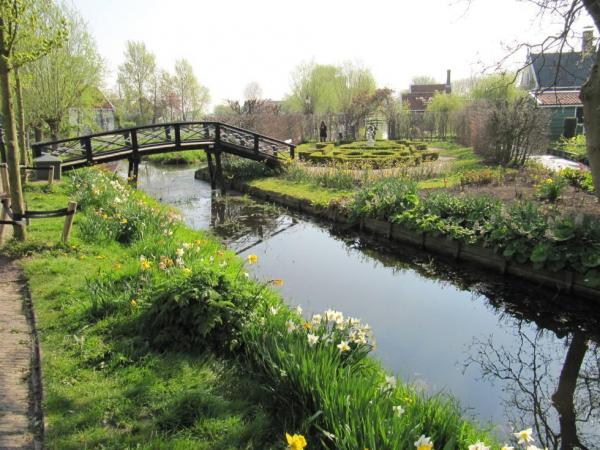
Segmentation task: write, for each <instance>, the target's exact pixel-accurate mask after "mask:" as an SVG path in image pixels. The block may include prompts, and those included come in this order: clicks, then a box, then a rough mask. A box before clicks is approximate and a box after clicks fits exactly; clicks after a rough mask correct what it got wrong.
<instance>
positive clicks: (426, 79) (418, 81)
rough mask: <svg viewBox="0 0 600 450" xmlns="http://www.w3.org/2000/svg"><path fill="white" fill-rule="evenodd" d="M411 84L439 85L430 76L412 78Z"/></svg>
mask: <svg viewBox="0 0 600 450" xmlns="http://www.w3.org/2000/svg"><path fill="white" fill-rule="evenodd" d="M411 84H438V83H437V82H436V81H435V78H433V77H432V76H429V75H417V76H414V77H412V80H411Z"/></svg>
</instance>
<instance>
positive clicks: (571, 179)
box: [559, 167, 594, 194]
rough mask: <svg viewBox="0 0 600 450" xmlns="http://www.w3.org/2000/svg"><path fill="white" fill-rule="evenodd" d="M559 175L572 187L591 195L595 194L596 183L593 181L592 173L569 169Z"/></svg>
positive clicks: (563, 170)
mask: <svg viewBox="0 0 600 450" xmlns="http://www.w3.org/2000/svg"><path fill="white" fill-rule="evenodd" d="M559 175H560V176H561V177H562V178H564V179H565V180H566V181H567V182H568V183H569V184H570V185H571V186H573V187H575V188H577V189H581V190H582V191H585V192H588V193H590V194H593V193H594V182H593V180H592V173H591V172H590V171H588V170H577V169H571V168H568V167H567V168H565V169H562V170H561V171H560V172H559Z"/></svg>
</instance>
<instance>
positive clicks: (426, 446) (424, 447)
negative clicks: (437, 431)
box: [415, 434, 433, 450]
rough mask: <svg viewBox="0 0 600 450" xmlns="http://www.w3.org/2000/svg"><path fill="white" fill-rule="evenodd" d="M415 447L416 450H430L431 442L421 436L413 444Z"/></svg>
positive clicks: (431, 447)
mask: <svg viewBox="0 0 600 450" xmlns="http://www.w3.org/2000/svg"><path fill="white" fill-rule="evenodd" d="M415 447H417V450H432V449H433V442H432V441H431V438H429V437H426V436H425V435H424V434H422V435H421V437H420V438H419V439H417V441H416V442H415Z"/></svg>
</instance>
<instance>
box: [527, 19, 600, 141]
mask: <svg viewBox="0 0 600 450" xmlns="http://www.w3.org/2000/svg"><path fill="white" fill-rule="evenodd" d="M595 52H596V45H595V40H594V31H593V30H592V29H585V30H584V32H583V38H582V46H581V51H580V52H561V53H530V54H529V55H528V56H527V66H526V68H525V70H524V71H523V73H522V74H521V80H520V83H519V84H520V86H521V87H522V88H524V89H527V90H528V91H529V93H530V95H531V96H532V97H533V98H534V99H535V101H536V102H537V104H538V105H539V106H540V108H543V109H546V110H548V111H550V133H549V134H550V138H551V139H558V138H560V137H561V136H563V135H565V131H567V134H568V127H565V122H566V121H567V120H568V119H569V118H575V119H576V121H577V130H578V131H579V132H581V131H583V104H582V102H581V100H580V99H579V93H580V91H581V86H582V85H583V83H585V81H586V80H587V78H588V77H589V75H590V72H591V70H592V67H593V65H594V61H595ZM571 120H572V119H571Z"/></svg>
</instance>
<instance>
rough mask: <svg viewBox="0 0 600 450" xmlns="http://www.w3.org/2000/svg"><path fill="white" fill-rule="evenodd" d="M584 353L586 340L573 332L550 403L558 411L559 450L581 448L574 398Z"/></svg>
mask: <svg viewBox="0 0 600 450" xmlns="http://www.w3.org/2000/svg"><path fill="white" fill-rule="evenodd" d="M586 352H587V340H586V338H585V336H584V334H583V333H582V332H575V333H574V334H573V338H572V339H571V343H570V345H569V350H568V351H567V356H566V357H565V362H564V364H563V367H562V370H561V372H560V378H559V381H558V387H557V388H556V392H555V393H554V395H552V403H553V404H554V407H555V408H556V410H557V411H558V420H559V423H560V450H573V449H574V448H576V447H581V444H580V442H579V438H578V437H577V425H576V419H577V417H576V415H575V405H574V397H575V389H576V388H577V377H578V376H579V370H580V369H581V365H582V364H583V358H584V357H585V353H586Z"/></svg>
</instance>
